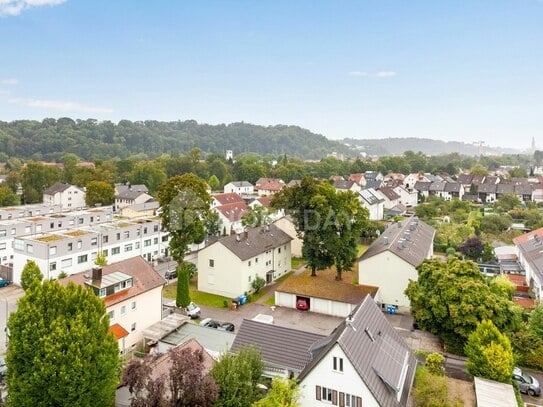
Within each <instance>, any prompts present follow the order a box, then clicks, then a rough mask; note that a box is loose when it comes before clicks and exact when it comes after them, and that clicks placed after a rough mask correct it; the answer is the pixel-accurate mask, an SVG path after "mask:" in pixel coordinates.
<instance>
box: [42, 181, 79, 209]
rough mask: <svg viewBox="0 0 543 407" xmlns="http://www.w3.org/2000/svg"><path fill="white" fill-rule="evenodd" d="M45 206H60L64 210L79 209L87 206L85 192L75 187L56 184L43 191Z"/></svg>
mask: <svg viewBox="0 0 543 407" xmlns="http://www.w3.org/2000/svg"><path fill="white" fill-rule="evenodd" d="M43 203H44V204H45V205H60V207H61V208H62V209H78V208H83V207H85V206H87V204H86V203H85V191H83V190H82V189H81V188H78V187H76V186H75V185H70V184H65V183H63V182H56V183H54V184H53V185H51V186H50V187H49V188H47V189H46V190H45V191H43Z"/></svg>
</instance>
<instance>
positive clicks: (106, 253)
mask: <svg viewBox="0 0 543 407" xmlns="http://www.w3.org/2000/svg"><path fill="white" fill-rule="evenodd" d="M102 253H103V254H104V256H105V257H107V255H108V254H109V252H108V250H107V249H104V250H102Z"/></svg>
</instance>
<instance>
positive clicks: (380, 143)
mask: <svg viewBox="0 0 543 407" xmlns="http://www.w3.org/2000/svg"><path fill="white" fill-rule="evenodd" d="M342 142H343V143H345V144H349V145H351V146H355V147H357V148H358V149H359V150H360V151H364V152H365V153H366V154H368V155H378V156H389V155H402V154H403V153H404V152H405V151H408V150H410V151H415V152H418V151H421V152H423V153H424V154H426V155H441V154H450V153H459V154H463V155H468V156H469V155H471V156H473V155H479V154H481V153H484V154H489V155H500V154H517V153H519V151H516V150H513V149H506V148H500V147H487V146H484V147H482V148H479V147H478V146H476V145H473V144H468V143H461V142H458V141H448V142H447V141H441V140H433V139H428V138H415V137H406V138H400V137H392V138H384V139H348V138H347V139H344V140H342Z"/></svg>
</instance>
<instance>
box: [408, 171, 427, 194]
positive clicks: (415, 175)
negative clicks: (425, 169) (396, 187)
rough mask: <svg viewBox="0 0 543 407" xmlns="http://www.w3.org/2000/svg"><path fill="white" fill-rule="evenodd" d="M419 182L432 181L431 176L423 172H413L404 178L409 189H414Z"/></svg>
mask: <svg viewBox="0 0 543 407" xmlns="http://www.w3.org/2000/svg"><path fill="white" fill-rule="evenodd" d="M417 182H430V178H429V177H427V176H426V174H424V173H422V172H412V173H411V174H408V175H406V176H405V178H404V179H403V186H404V187H406V188H407V189H408V190H412V189H413V188H415V184H416V183H417Z"/></svg>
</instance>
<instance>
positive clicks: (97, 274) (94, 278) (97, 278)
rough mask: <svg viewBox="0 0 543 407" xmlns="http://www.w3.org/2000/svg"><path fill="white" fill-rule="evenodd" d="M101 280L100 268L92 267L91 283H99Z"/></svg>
mask: <svg viewBox="0 0 543 407" xmlns="http://www.w3.org/2000/svg"><path fill="white" fill-rule="evenodd" d="M101 280H102V267H93V268H92V281H101Z"/></svg>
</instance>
